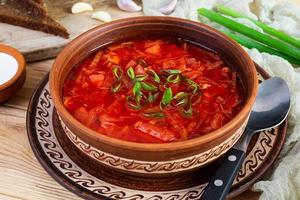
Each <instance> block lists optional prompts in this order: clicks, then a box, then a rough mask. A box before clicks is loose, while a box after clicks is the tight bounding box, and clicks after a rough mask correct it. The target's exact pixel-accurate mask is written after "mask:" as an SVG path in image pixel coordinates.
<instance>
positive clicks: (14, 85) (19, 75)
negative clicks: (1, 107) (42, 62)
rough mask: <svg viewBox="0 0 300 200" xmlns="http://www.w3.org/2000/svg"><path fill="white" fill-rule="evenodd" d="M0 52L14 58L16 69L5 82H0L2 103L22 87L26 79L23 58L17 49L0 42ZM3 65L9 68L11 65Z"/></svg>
mask: <svg viewBox="0 0 300 200" xmlns="http://www.w3.org/2000/svg"><path fill="white" fill-rule="evenodd" d="M0 53H1V54H6V55H8V56H11V58H14V59H15V61H16V63H17V70H16V72H15V74H14V75H13V76H12V77H11V78H10V79H9V80H8V81H6V82H5V83H3V84H1V83H0V103H3V102H4V101H6V100H8V99H9V98H10V97H12V96H13V95H14V94H15V93H16V92H17V91H18V90H19V89H20V88H21V87H22V85H23V84H24V82H25V79H26V69H25V59H24V57H23V55H22V54H21V53H20V52H19V51H18V50H17V49H15V48H12V47H10V46H6V45H2V44H0ZM2 62H3V61H1V60H0V65H1V64H2ZM3 67H7V68H10V67H12V66H3ZM0 73H4V75H5V72H3V71H2V72H1V71H0Z"/></svg>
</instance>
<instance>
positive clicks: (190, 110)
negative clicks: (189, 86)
mask: <svg viewBox="0 0 300 200" xmlns="http://www.w3.org/2000/svg"><path fill="white" fill-rule="evenodd" d="M180 112H181V114H182V115H183V116H184V117H191V116H192V115H193V108H192V106H189V108H188V109H187V110H186V109H184V107H183V106H182V107H180Z"/></svg>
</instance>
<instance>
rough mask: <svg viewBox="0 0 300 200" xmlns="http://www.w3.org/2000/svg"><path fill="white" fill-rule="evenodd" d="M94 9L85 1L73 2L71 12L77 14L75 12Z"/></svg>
mask: <svg viewBox="0 0 300 200" xmlns="http://www.w3.org/2000/svg"><path fill="white" fill-rule="evenodd" d="M92 10H94V9H93V7H92V6H91V5H90V4H88V3H85V2H78V3H75V4H74V5H73V6H72V8H71V12H72V13H73V14H77V13H82V12H86V11H92Z"/></svg>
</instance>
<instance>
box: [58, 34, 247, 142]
mask: <svg viewBox="0 0 300 200" xmlns="http://www.w3.org/2000/svg"><path fill="white" fill-rule="evenodd" d="M242 96H243V92H242V86H241V84H240V82H239V81H238V78H237V73H236V72H234V71H232V70H231V68H229V67H228V66H226V64H225V63H224V62H223V61H222V59H221V57H220V56H219V55H218V54H216V53H214V52H211V51H208V50H206V49H203V48H201V47H199V46H196V45H193V44H190V43H187V42H185V41H180V40H178V41H177V40H176V41H171V40H135V41H128V42H123V43H118V44H111V45H109V46H107V47H106V48H102V49H100V50H98V51H97V52H96V53H94V54H93V55H91V56H90V57H88V58H86V59H85V60H84V61H83V62H81V63H79V64H78V65H77V66H75V67H74V68H73V69H72V71H71V72H70V74H69V75H68V77H67V78H66V80H65V82H64V85H63V103H64V106H65V107H66V108H67V110H68V111H69V112H70V113H71V114H72V115H73V116H74V117H75V118H76V119H77V120H79V121H80V122H81V123H83V124H84V125H85V126H87V127H89V128H91V129H93V130H95V131H97V132H99V134H105V135H108V136H110V137H114V138H118V139H122V140H127V141H133V142H139V143H168V142H174V141H182V140H187V139H191V138H195V137H198V136H200V135H203V134H206V133H208V132H211V131H214V130H216V129H218V128H220V127H222V126H223V125H224V124H225V123H227V122H228V121H229V120H231V119H232V118H233V117H234V116H235V115H236V114H237V113H238V112H239V111H240V110H241V107H242V105H243V98H242Z"/></svg>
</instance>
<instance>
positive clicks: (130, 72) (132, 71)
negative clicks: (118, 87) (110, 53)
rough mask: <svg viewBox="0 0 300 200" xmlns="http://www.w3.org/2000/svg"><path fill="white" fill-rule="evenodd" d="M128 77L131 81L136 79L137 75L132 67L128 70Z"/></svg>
mask: <svg viewBox="0 0 300 200" xmlns="http://www.w3.org/2000/svg"><path fill="white" fill-rule="evenodd" d="M127 75H128V77H129V78H130V79H132V80H133V79H134V78H135V73H134V70H133V68H132V67H129V68H128V69H127Z"/></svg>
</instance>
